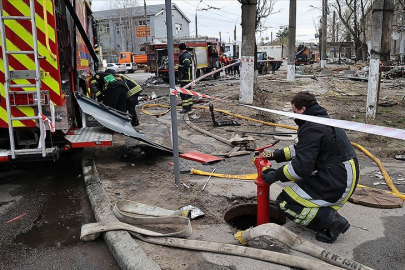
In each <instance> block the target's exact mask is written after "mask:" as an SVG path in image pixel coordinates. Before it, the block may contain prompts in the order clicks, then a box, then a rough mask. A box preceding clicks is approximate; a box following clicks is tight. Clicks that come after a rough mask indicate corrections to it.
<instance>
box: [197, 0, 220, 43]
mask: <svg viewBox="0 0 405 270" xmlns="http://www.w3.org/2000/svg"><path fill="white" fill-rule="evenodd" d="M201 2H202V0H200V2H198V5H197V7H196V8H195V36H196V37H198V28H197V11H198V6H199V5H200V3H201ZM205 5H206V6H208V7H206V8H202V9H200V10H205V11H207V10H210V9H217V10H220V9H221V8H217V7H212V6H210V5H207V4H205Z"/></svg>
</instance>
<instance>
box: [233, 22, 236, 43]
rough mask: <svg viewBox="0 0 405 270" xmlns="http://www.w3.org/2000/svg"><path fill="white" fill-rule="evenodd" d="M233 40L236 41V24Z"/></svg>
mask: <svg viewBox="0 0 405 270" xmlns="http://www.w3.org/2000/svg"><path fill="white" fill-rule="evenodd" d="M233 41H236V24H235V29H234V30H233Z"/></svg>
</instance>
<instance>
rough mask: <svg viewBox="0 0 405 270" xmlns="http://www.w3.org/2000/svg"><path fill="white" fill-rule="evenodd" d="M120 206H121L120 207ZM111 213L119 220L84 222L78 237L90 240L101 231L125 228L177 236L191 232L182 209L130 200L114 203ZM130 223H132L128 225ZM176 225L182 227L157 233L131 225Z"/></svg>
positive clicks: (184, 235)
mask: <svg viewBox="0 0 405 270" xmlns="http://www.w3.org/2000/svg"><path fill="white" fill-rule="evenodd" d="M120 207H121V208H120ZM113 213H114V215H115V216H116V217H117V219H118V220H119V221H120V222H97V223H89V224H85V225H83V226H82V228H81V234H80V239H81V240H83V241H91V240H94V239H96V238H97V237H98V236H99V235H100V234H101V233H102V232H105V231H115V230H126V231H129V232H135V233H140V234H143V235H148V236H160V237H163V236H177V237H187V236H190V235H191V233H192V228H191V223H190V219H188V218H187V217H185V216H183V215H185V213H186V212H184V211H171V210H166V209H163V208H158V207H154V206H150V205H146V204H141V203H137V202H132V201H122V202H118V203H116V204H115V205H114V208H113ZM130 224H132V225H130ZM162 224H171V225H178V226H181V227H182V228H181V229H180V230H179V231H175V232H171V233H159V232H155V231H152V230H148V229H144V228H140V227H136V226H133V225H139V226H145V225H162Z"/></svg>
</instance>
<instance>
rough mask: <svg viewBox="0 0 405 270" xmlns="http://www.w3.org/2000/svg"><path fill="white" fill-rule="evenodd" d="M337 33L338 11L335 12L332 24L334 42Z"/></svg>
mask: <svg viewBox="0 0 405 270" xmlns="http://www.w3.org/2000/svg"><path fill="white" fill-rule="evenodd" d="M335 32H336V11H333V22H332V42H335V41H336V39H335Z"/></svg>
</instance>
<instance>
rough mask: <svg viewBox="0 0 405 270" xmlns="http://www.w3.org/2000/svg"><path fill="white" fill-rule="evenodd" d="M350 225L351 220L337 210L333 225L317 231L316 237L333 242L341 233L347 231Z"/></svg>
mask: <svg viewBox="0 0 405 270" xmlns="http://www.w3.org/2000/svg"><path fill="white" fill-rule="evenodd" d="M349 227H350V224H349V222H348V221H347V220H346V219H345V218H344V217H342V216H341V215H339V213H337V212H336V215H335V217H334V219H333V222H332V225H330V227H329V228H327V229H325V230H323V231H319V232H317V233H316V235H315V238H316V240H318V241H321V242H325V243H333V242H335V240H336V239H337V238H338V236H339V234H341V233H345V232H346V231H347V230H348V229H349Z"/></svg>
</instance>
